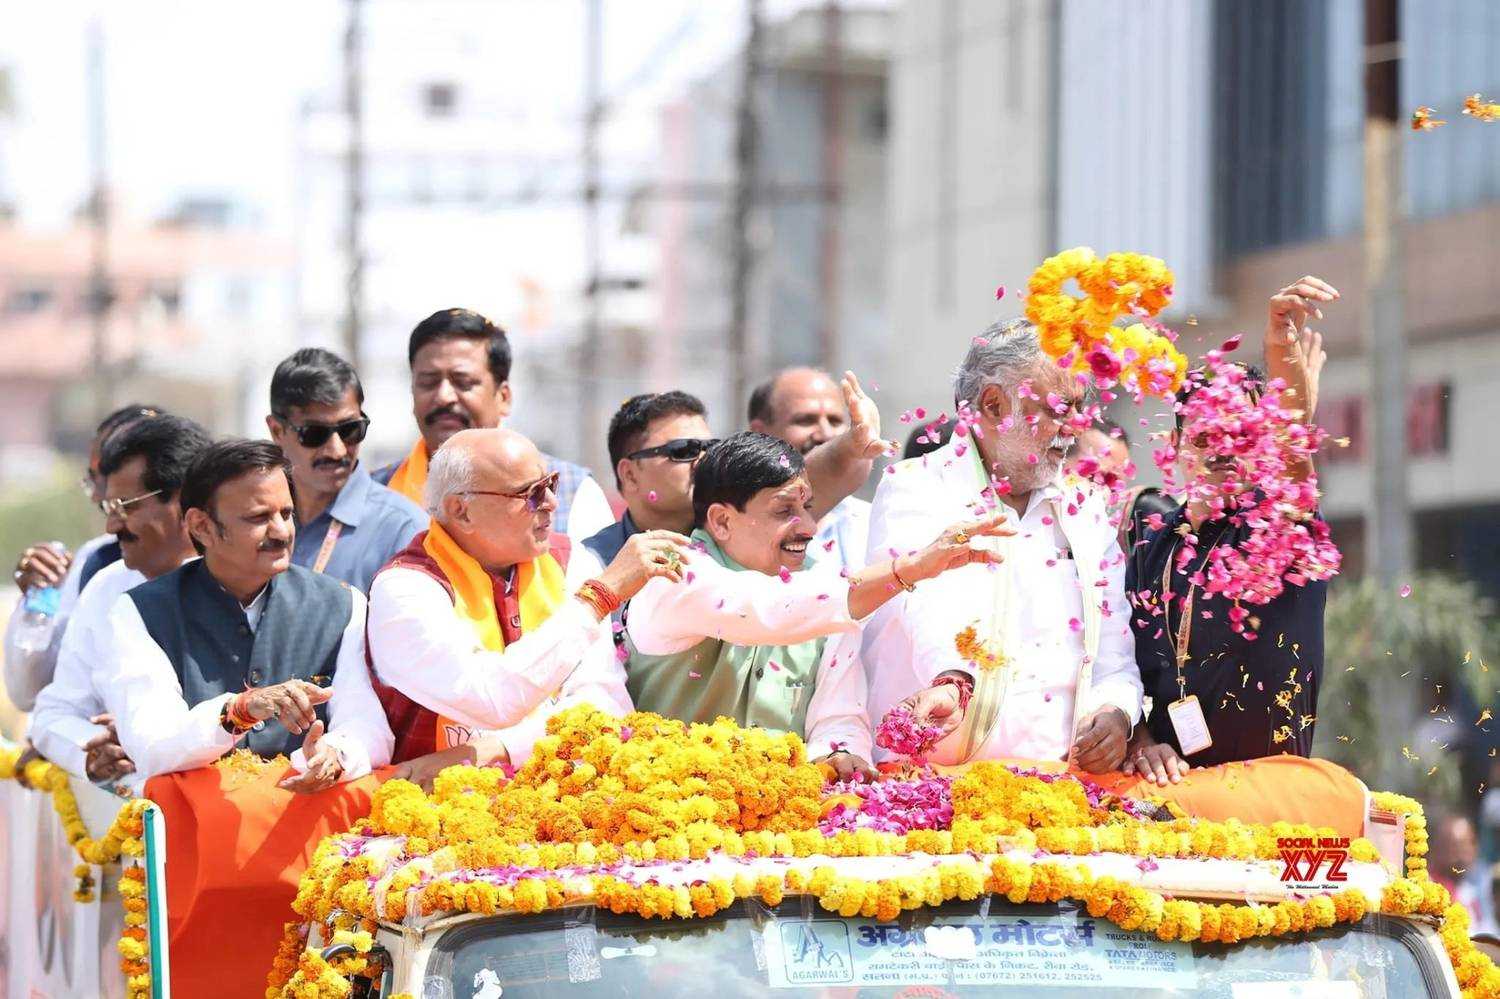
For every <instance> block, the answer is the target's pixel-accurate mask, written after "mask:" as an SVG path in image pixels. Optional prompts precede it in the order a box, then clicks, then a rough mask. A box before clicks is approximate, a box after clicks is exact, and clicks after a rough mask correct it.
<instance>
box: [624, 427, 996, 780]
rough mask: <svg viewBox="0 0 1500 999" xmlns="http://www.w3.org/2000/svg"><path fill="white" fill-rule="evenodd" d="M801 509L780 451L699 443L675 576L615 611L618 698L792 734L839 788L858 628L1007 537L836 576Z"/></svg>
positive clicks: (847, 754)
mask: <svg viewBox="0 0 1500 999" xmlns="http://www.w3.org/2000/svg"><path fill="white" fill-rule="evenodd" d="M812 511H813V496H812V487H811V486H810V485H809V483H808V479H807V472H806V468H805V466H804V464H803V460H802V455H801V454H799V453H798V452H797V450H796V449H795V448H793V447H791V446H790V445H788V444H787V443H786V442H785V441H783V440H781V439H779V438H776V437H771V436H768V435H766V434H762V433H756V432H754V431H749V432H746V433H740V434H735V435H734V436H732V437H729V438H727V439H725V440H722V441H719V442H717V443H715V444H714V445H713V446H712V447H710V448H709V449H708V451H707V453H706V454H705V455H704V456H703V458H702V459H701V460H700V461H699V463H698V467H697V468H696V469H695V470H694V473H693V517H694V525H695V526H694V530H693V534H692V539H693V541H694V542H695V548H694V550H693V551H692V552H691V553H690V554H689V556H688V559H687V562H686V565H685V571H684V573H683V578H682V579H681V581H673V580H671V579H653V580H651V581H650V582H648V583H647V584H646V586H645V587H644V588H643V589H642V590H641V591H640V593H639V594H637V595H636V597H635V598H634V599H633V600H632V601H631V602H630V604H629V605H628V607H627V608H626V614H625V622H626V625H625V626H626V648H627V650H628V652H629V659H628V660H627V661H626V665H625V671H626V688H627V689H628V690H629V692H630V696H631V700H632V701H633V702H634V704H635V707H636V708H637V710H641V711H654V712H657V713H658V714H661V715H665V716H667V717H672V718H681V719H683V720H684V721H693V722H711V721H713V720H714V719H715V718H716V717H718V716H720V715H724V716H727V717H730V718H733V719H734V720H735V721H736V722H738V723H739V724H741V725H758V726H762V727H764V728H768V729H779V730H783V731H791V732H796V733H797V734H799V735H800V736H802V738H803V739H804V740H805V741H806V742H807V747H808V750H807V751H808V757H809V758H810V759H814V760H819V761H825V762H827V763H829V764H830V765H831V766H833V767H834V769H835V770H837V771H838V774H839V777H840V778H841V779H847V778H849V777H851V776H853V775H854V774H855V773H858V772H863V773H869V772H870V765H869V763H868V760H869V759H870V749H871V746H870V744H871V732H870V719H869V715H868V712H867V711H866V708H865V698H866V687H865V674H864V666H863V663H862V660H861V658H860V652H859V648H860V622H862V621H863V620H864V619H865V618H867V617H868V616H869V615H870V614H872V613H873V612H874V611H875V609H876V608H877V607H879V606H880V605H881V604H883V603H885V602H886V600H888V599H890V597H891V596H892V595H894V594H896V593H900V592H901V591H902V590H909V589H911V587H912V586H914V585H915V584H916V583H917V582H918V581H919V580H923V579H930V578H932V577H933V576H937V575H939V574H940V573H943V572H946V571H947V570H949V569H954V568H957V567H959V566H963V565H968V564H970V563H971V562H986V561H991V560H992V559H993V558H994V556H993V554H992V553H990V552H986V551H984V550H983V549H981V548H977V547H974V546H973V542H972V539H976V538H979V537H981V536H983V535H996V534H1000V535H1003V534H1009V533H1010V531H1009V529H1008V528H1003V527H1001V526H1000V518H998V517H997V518H992V519H989V520H983V521H975V522H971V523H964V524H956V525H954V526H952V527H950V528H949V529H948V530H946V531H944V532H943V533H942V534H941V535H940V536H939V537H938V538H937V539H936V540H935V541H933V542H932V543H931V544H929V545H927V546H926V547H924V548H920V549H918V550H916V551H914V552H911V553H909V554H904V555H901V556H899V557H897V558H894V559H889V560H886V561H883V562H879V563H876V564H874V565H871V566H868V567H867V568H865V569H862V570H860V571H859V572H857V573H854V574H852V575H849V574H847V573H844V572H842V571H835V570H834V569H832V568H828V569H820V568H814V567H813V559H812V557H811V555H810V554H809V552H808V545H809V543H810V542H811V541H812V538H813V535H814V534H815V533H816V531H817V527H818V522H817V518H816V517H814V516H813V512H812Z"/></svg>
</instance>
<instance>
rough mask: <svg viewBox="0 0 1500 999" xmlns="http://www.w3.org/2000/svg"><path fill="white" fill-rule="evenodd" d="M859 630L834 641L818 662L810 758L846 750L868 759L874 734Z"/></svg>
mask: <svg viewBox="0 0 1500 999" xmlns="http://www.w3.org/2000/svg"><path fill="white" fill-rule="evenodd" d="M859 643H860V636H859V633H858V632H853V633H848V634H844V635H841V636H839V638H838V640H837V641H833V640H830V641H829V642H828V643H827V644H826V646H825V647H824V649H823V661H822V662H821V663H819V664H818V685H817V688H816V689H815V690H814V691H813V696H812V700H811V701H810V702H808V705H807V719H806V723H805V726H804V728H805V731H806V733H807V738H806V742H807V755H808V758H809V759H817V758H818V757H820V756H827V755H828V754H829V753H832V752H836V751H838V750H843V751H844V752H848V753H853V754H854V755H855V756H858V757H859V758H860V759H862V760H865V761H866V762H868V761H869V760H870V758H871V757H870V753H871V751H872V748H873V747H872V742H873V735H872V733H871V731H870V715H869V711H868V710H867V706H866V686H865V667H864V659H863V657H862V656H861V655H860V650H859Z"/></svg>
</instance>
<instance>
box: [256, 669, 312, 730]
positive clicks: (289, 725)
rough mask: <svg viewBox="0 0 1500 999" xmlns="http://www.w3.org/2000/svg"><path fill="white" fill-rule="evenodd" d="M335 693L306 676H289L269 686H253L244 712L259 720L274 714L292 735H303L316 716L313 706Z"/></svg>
mask: <svg viewBox="0 0 1500 999" xmlns="http://www.w3.org/2000/svg"><path fill="white" fill-rule="evenodd" d="M332 696H333V691H332V690H328V689H326V688H323V687H319V686H318V685H317V684H315V683H309V682H307V681H306V680H288V681H286V682H285V683H278V684H275V685H273V686H270V687H252V688H251V689H250V690H249V691H247V692H246V696H245V702H244V706H245V713H246V714H248V715H249V716H250V717H251V718H254V719H255V720H256V721H266V720H268V719H271V718H274V719H276V720H277V721H279V722H281V724H282V725H284V726H285V727H286V730H287V731H288V732H291V733H292V734H293V735H301V734H302V733H303V732H305V731H307V730H308V728H309V727H311V726H312V723H313V722H314V721H316V720H317V717H318V716H317V714H316V713H315V712H314V710H313V709H314V708H315V707H317V705H319V704H322V703H324V702H325V701H327V700H328V699H329V698H330V697H332Z"/></svg>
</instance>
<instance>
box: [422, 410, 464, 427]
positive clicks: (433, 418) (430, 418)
mask: <svg viewBox="0 0 1500 999" xmlns="http://www.w3.org/2000/svg"><path fill="white" fill-rule="evenodd" d="M440 416H455V417H457V418H458V419H460V420H462V421H463V424H464V426H466V427H468V426H473V421H472V420H470V419H469V414H468V413H465V412H464V411H463V410H461V409H459V408H458V407H457V406H444V407H443V408H442V409H434V410H433V411H432V412H430V413H428V414H427V415H426V416H424V417H422V422H423V423H425V424H426V425H427V426H429V427H430V426H432V425H433V424H434V423H435V422H437V419H438V417H440Z"/></svg>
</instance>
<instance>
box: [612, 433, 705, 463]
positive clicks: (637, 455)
mask: <svg viewBox="0 0 1500 999" xmlns="http://www.w3.org/2000/svg"><path fill="white" fill-rule="evenodd" d="M718 442H719V441H718V438H715V437H708V438H703V437H678V438H677V439H676V440H670V441H667V442H666V443H665V444H658V445H657V446H656V447H648V448H643V449H642V450H640V451H632V452H631V453H630V454H627V455H626V456H625V457H626V458H628V459H629V460H631V461H640V460H641V459H642V458H656V457H658V456H659V457H663V458H666V459H667V460H668V461H697V460H698V459H699V458H701V457H702V456H703V453H704V452H705V451H707V450H708V449H709V447H711V446H712V445H714V444H717V443H718Z"/></svg>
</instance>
